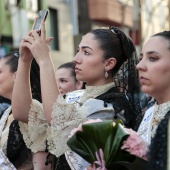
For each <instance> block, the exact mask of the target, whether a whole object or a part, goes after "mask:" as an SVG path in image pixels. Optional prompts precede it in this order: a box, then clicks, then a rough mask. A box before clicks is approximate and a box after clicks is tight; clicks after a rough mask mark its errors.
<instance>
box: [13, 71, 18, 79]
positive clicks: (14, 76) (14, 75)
mask: <svg viewBox="0 0 170 170" xmlns="http://www.w3.org/2000/svg"><path fill="white" fill-rule="evenodd" d="M16 76H17V72H15V73H13V80H14V81H15V79H16Z"/></svg>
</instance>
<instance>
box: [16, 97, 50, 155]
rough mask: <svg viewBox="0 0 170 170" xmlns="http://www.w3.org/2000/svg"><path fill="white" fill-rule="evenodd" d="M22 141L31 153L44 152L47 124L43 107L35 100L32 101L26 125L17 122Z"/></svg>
mask: <svg viewBox="0 0 170 170" xmlns="http://www.w3.org/2000/svg"><path fill="white" fill-rule="evenodd" d="M19 125H20V130H21V133H22V134H23V138H24V141H25V143H26V145H27V147H28V148H30V149H31V150H32V152H34V153H35V152H38V151H45V148H46V144H45V142H46V140H47V129H48V128H49V125H48V124H47V121H46V118H45V114H44V111H43V106H42V104H41V103H40V102H38V101H37V100H32V103H31V106H30V111H29V118H28V124H27V123H23V122H19Z"/></svg>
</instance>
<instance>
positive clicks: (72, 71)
mask: <svg viewBox="0 0 170 170" xmlns="http://www.w3.org/2000/svg"><path fill="white" fill-rule="evenodd" d="M75 65H76V64H75V63H74V62H67V63H64V64H62V65H60V66H59V67H58V68H57V70H58V69H60V68H68V69H70V71H71V75H72V76H73V77H74V79H75V81H78V80H77V79H76V72H75ZM85 86H86V83H85V82H83V85H82V89H85Z"/></svg>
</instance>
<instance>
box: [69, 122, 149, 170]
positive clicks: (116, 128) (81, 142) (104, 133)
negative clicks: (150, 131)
mask: <svg viewBox="0 0 170 170" xmlns="http://www.w3.org/2000/svg"><path fill="white" fill-rule="evenodd" d="M67 145H68V146H69V147H70V149H71V150H72V151H74V152H75V153H77V154H78V155H79V156H81V157H82V158H83V159H85V160H86V161H87V162H89V163H90V164H91V165H92V167H93V169H98V170H112V169H114V170H115V169H116V170H145V169H146V167H147V156H146V153H147V148H148V146H147V143H145V142H144V141H143V140H142V138H141V137H140V136H139V135H138V134H137V133H136V132H134V131H133V130H131V129H126V128H124V127H123V126H122V123H121V121H119V120H118V121H117V123H116V124H115V123H114V122H113V121H112V120H105V121H102V120H99V119H97V120H92V121H90V122H89V121H88V122H86V123H84V124H82V125H80V126H79V127H78V128H76V129H74V130H73V131H72V132H71V134H70V138H69V140H68V142H67Z"/></svg>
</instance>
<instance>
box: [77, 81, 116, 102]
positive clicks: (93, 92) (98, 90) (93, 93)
mask: <svg viewBox="0 0 170 170" xmlns="http://www.w3.org/2000/svg"><path fill="white" fill-rule="evenodd" d="M112 87H115V83H114V82H112V83H109V84H106V85H101V86H86V89H85V90H84V95H83V96H82V97H81V99H80V102H81V103H84V102H86V101H87V99H90V98H96V97H97V96H99V95H101V94H103V93H105V92H106V91H108V90H109V89H111V88H112Z"/></svg>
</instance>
